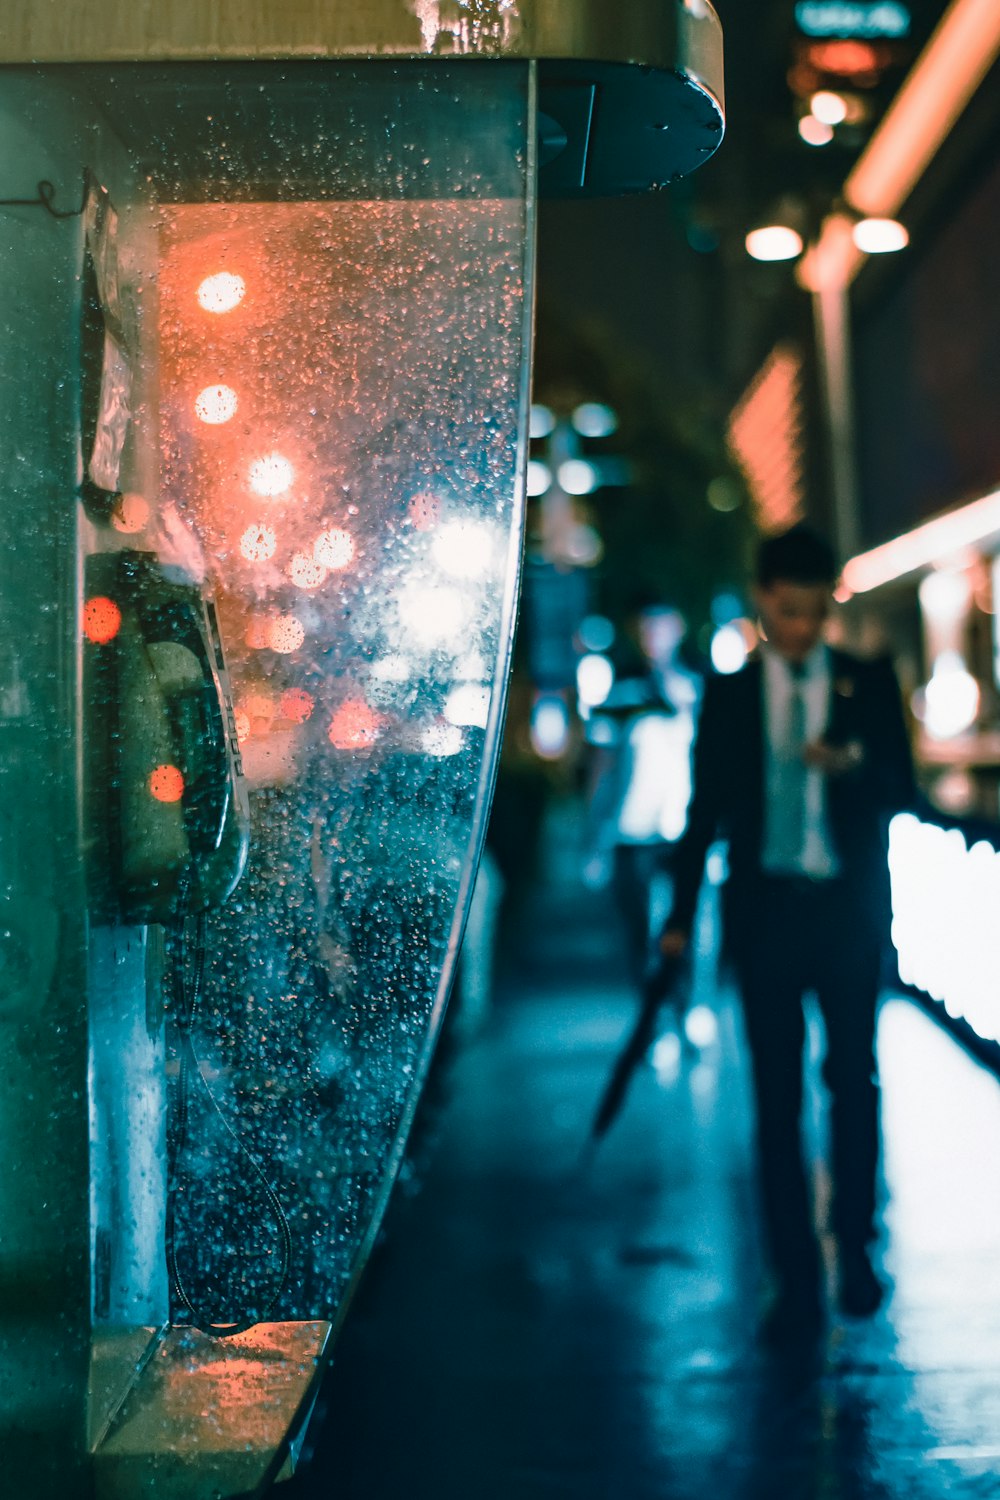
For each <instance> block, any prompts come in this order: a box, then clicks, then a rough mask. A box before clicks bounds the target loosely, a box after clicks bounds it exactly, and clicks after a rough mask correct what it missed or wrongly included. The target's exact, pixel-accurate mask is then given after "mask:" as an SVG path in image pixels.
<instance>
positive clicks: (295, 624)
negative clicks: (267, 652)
mask: <svg viewBox="0 0 1000 1500" xmlns="http://www.w3.org/2000/svg"><path fill="white" fill-rule="evenodd" d="M305 638H306V632H305V627H304V626H303V624H302V621H301V620H298V619H296V617H295V616H294V615H277V616H276V617H275V618H274V619H273V620H271V621H270V622H269V623H268V627H267V644H268V645H269V646H270V648H271V650H272V651H277V652H278V653H279V655H281V656H288V655H290V654H291V652H293V651H297V650H298V649H299V647H300V646H301V645H302V642H303V641H304V640H305Z"/></svg>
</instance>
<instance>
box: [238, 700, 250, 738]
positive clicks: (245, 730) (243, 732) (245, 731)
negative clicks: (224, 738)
mask: <svg viewBox="0 0 1000 1500" xmlns="http://www.w3.org/2000/svg"><path fill="white" fill-rule="evenodd" d="M236 738H237V740H238V741H239V742H240V744H241V745H242V744H243V743H244V741H245V740H248V739H249V738H250V715H249V714H245V713H244V712H243V710H242V709H237V711H236Z"/></svg>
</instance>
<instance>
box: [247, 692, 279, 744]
mask: <svg viewBox="0 0 1000 1500" xmlns="http://www.w3.org/2000/svg"><path fill="white" fill-rule="evenodd" d="M242 707H243V712H244V713H245V714H246V716H247V723H248V724H249V726H250V728H251V729H252V730H253V732H254V734H266V733H267V731H268V730H269V729H270V727H271V725H272V724H273V722H274V699H273V698H272V697H271V695H270V693H264V692H257V693H247V695H246V697H245V698H244V699H243V704H242Z"/></svg>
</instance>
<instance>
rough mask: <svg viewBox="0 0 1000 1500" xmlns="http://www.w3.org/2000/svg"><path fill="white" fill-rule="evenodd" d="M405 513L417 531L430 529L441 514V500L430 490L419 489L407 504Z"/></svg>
mask: <svg viewBox="0 0 1000 1500" xmlns="http://www.w3.org/2000/svg"><path fill="white" fill-rule="evenodd" d="M407 515H408V516H409V519H410V523H411V525H413V526H415V527H416V528H417V530H418V531H431V530H432V529H433V528H434V527H435V526H436V525H437V523H438V519H439V517H440V515H441V501H440V500H439V499H438V497H437V495H435V494H434V492H433V491H432V490H421V491H420V492H419V493H418V494H416V495H414V497H413V499H412V500H411V501H410V503H409V505H408V506H407Z"/></svg>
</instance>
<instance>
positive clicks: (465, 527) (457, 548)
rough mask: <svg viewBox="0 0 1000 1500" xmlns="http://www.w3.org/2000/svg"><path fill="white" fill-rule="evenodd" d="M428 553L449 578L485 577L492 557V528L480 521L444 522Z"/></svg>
mask: <svg viewBox="0 0 1000 1500" xmlns="http://www.w3.org/2000/svg"><path fill="white" fill-rule="evenodd" d="M431 554H432V556H433V558H434V561H435V562H436V563H437V565H438V567H439V568H440V569H441V570H442V572H444V573H450V574H451V576H452V577H453V578H469V579H473V578H485V576H486V574H487V573H488V572H489V571H490V569H491V567H492V565H493V561H494V558H495V556H496V537H495V534H494V532H493V528H492V527H491V526H489V525H487V524H486V522H484V521H448V522H446V523H445V525H443V526H442V527H441V529H440V530H439V531H438V533H437V535H436V536H435V538H434V541H433V542H432V544H431Z"/></svg>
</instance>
